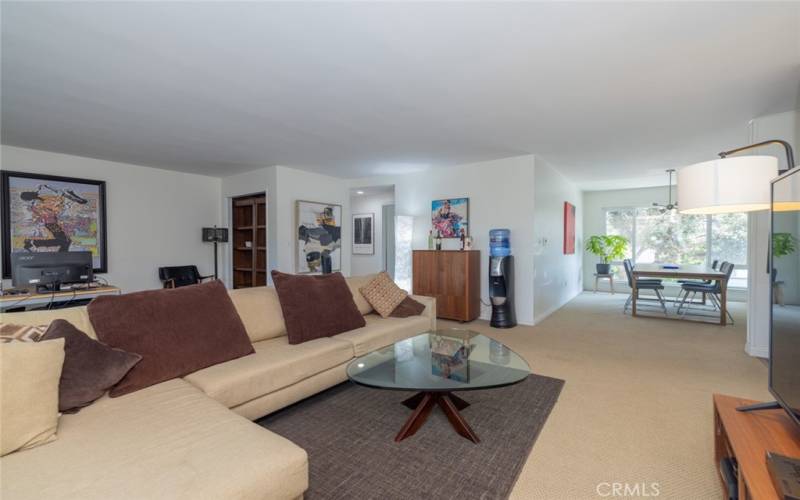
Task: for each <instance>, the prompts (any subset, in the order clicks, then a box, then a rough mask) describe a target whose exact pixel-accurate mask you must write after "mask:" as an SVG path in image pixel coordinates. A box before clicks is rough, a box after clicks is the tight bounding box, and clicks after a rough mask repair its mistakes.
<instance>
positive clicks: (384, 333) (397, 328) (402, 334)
mask: <svg viewBox="0 0 800 500" xmlns="http://www.w3.org/2000/svg"><path fill="white" fill-rule="evenodd" d="M364 319H365V320H366V321H367V326H365V327H363V328H359V329H357V330H352V331H349V332H345V333H340V334H339V335H336V336H335V337H333V338H334V339H335V340H344V341H347V342H349V343H350V344H352V345H353V352H354V354H355V355H356V356H363V355H365V354H367V353H370V352H372V351H375V350H377V349H380V348H381V347H386V346H388V345H391V344H394V343H395V342H397V341H400V340H403V339H407V338H409V337H413V336H415V335H419V334H420V333H423V332H427V331H429V330H430V329H431V320H430V318H428V317H426V316H414V317H411V318H381V317H380V316H378V315H377V314H368V315H366V316H364Z"/></svg>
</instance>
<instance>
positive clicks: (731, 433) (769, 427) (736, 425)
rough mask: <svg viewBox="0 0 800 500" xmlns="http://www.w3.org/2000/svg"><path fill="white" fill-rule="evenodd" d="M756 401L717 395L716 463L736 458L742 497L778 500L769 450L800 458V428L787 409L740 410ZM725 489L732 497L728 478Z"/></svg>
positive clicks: (723, 487)
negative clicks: (786, 411) (768, 460)
mask: <svg viewBox="0 0 800 500" xmlns="http://www.w3.org/2000/svg"><path fill="white" fill-rule="evenodd" d="M753 403H756V401H750V400H748V399H742V398H736V397H732V396H723V395H721V394H714V463H715V464H716V465H717V467H718V468H719V464H720V461H721V460H722V459H723V458H729V457H730V458H734V459H736V462H737V463H738V467H739V477H738V490H739V498H740V499H742V500H746V499H754V500H778V498H780V497H779V495H778V493H777V492H776V491H775V487H774V486H773V485H772V479H770V475H769V470H768V469H767V462H766V452H767V451H772V452H775V453H778V454H780V455H784V456H788V457H800V427H798V426H797V425H795V423H794V422H792V420H791V418H790V417H789V415H787V414H786V413H784V411H783V410H762V411H754V412H747V413H743V412H739V411H736V408H737V407H739V406H746V405H751V404H753ZM721 475H722V474H721V472H720V476H721ZM722 489H723V491H724V492H725V496H724V498H728V495H727V493H728V492H727V489H726V487H725V481H724V480H723V482H722Z"/></svg>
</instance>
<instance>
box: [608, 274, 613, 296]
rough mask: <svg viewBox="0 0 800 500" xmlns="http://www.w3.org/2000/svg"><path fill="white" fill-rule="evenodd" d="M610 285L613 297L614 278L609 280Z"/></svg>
mask: <svg viewBox="0 0 800 500" xmlns="http://www.w3.org/2000/svg"><path fill="white" fill-rule="evenodd" d="M608 285H609V286H610V287H611V295H614V276H613V275H611V277H610V278H608Z"/></svg>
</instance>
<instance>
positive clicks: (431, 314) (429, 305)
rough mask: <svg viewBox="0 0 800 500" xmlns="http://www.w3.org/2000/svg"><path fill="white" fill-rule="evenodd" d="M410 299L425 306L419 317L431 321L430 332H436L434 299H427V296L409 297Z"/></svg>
mask: <svg viewBox="0 0 800 500" xmlns="http://www.w3.org/2000/svg"><path fill="white" fill-rule="evenodd" d="M409 296H410V297H411V298H412V299H414V300H416V301H417V302H419V303H420V304H424V305H425V310H424V311H422V314H421V315H420V316H424V317H426V318H428V319H430V321H431V330H436V297H428V296H427V295H409Z"/></svg>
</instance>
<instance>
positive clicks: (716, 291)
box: [678, 261, 734, 324]
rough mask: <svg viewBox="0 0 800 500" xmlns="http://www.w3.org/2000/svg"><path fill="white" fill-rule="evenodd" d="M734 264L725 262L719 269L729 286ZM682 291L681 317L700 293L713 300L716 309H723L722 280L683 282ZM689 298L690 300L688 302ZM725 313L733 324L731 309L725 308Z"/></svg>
mask: <svg viewBox="0 0 800 500" xmlns="http://www.w3.org/2000/svg"><path fill="white" fill-rule="evenodd" d="M733 268H734V265H733V264H731V263H730V262H727V261H726V262H723V263H722V264H721V265H720V266H719V270H720V271H721V272H722V273H723V274H724V275H725V283H726V286H727V283H728V281H729V280H730V277H731V275H732V274H733ZM681 291H682V292H683V300H681V303H680V305H679V306H678V313H680V314H681V317H683V316H686V313H687V312H688V311H689V309H690V308H691V307H692V304H693V303H694V298H695V296H696V295H697V294H698V292H699V293H703V294H705V295H706V296H707V297H708V298H709V300H711V304H712V306H713V307H714V310H715V311H716V310H721V309H722V299H721V294H722V280H716V281H714V282H713V283H708V284H706V283H683V284H682V285H681ZM689 293H691V294H692V298H691V299H689ZM687 299H689V302H688V304H687ZM725 313H726V314H727V315H728V318H730V320H731V324H734V321H733V316H731V313H730V311H729V310H728V309H727V308H725Z"/></svg>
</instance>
